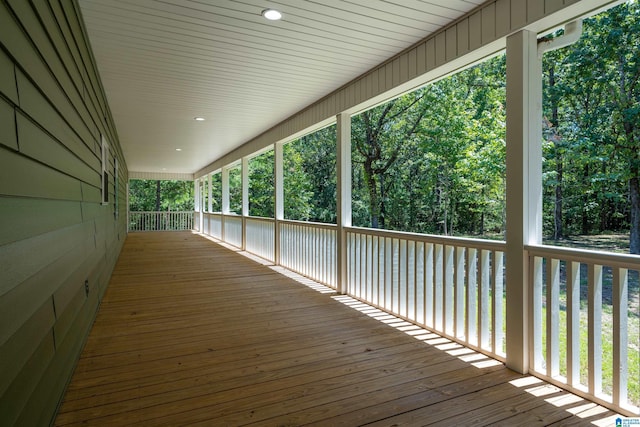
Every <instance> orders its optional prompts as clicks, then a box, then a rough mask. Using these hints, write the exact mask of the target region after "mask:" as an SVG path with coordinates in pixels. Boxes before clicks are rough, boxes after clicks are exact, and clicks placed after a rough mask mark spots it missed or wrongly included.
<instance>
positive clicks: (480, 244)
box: [346, 227, 506, 251]
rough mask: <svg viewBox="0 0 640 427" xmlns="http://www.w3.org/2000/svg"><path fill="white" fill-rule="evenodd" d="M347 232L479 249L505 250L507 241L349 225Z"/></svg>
mask: <svg viewBox="0 0 640 427" xmlns="http://www.w3.org/2000/svg"><path fill="white" fill-rule="evenodd" d="M346 230H347V232H350V233H361V234H369V235H373V236H380V237H390V238H392V239H410V240H415V241H418V242H425V243H439V244H445V245H449V246H465V247H474V248H478V249H486V250H497V251H504V250H505V249H506V242H504V241H503V240H485V239H473V238H467V237H454V236H439V235H437V234H420V233H410V232H406V231H394V230H379V229H372V228H364V227H348V228H347V229H346Z"/></svg>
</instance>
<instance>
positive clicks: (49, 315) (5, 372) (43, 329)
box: [0, 300, 55, 395]
mask: <svg viewBox="0 0 640 427" xmlns="http://www.w3.org/2000/svg"><path fill="white" fill-rule="evenodd" d="M54 322H55V314H54V313H53V304H52V303H51V300H48V301H45V303H44V304H42V306H41V307H40V308H39V309H38V311H36V313H35V314H34V315H33V316H31V318H30V319H29V320H27V321H26V322H25V323H24V324H23V325H22V327H21V328H20V329H19V330H18V331H17V332H16V333H15V334H14V335H12V336H11V338H9V339H8V340H7V341H6V342H4V343H2V345H0V372H2V375H1V376H0V395H2V394H4V393H5V391H6V390H7V388H8V387H9V385H10V384H11V382H12V381H13V380H14V379H15V377H16V376H17V375H18V374H20V372H21V370H22V369H23V367H24V366H25V364H26V363H27V361H28V360H29V359H30V358H31V356H32V355H33V353H34V352H35V351H36V349H37V348H38V347H40V344H41V343H42V340H44V339H45V336H46V335H47V334H50V333H51V327H52V326H53V324H54Z"/></svg>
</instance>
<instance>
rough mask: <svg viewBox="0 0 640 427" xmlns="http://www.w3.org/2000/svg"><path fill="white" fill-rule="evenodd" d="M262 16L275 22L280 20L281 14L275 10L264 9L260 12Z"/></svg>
mask: <svg viewBox="0 0 640 427" xmlns="http://www.w3.org/2000/svg"><path fill="white" fill-rule="evenodd" d="M262 16H264V17H265V18H267V19H268V20H269V21H277V20H279V19H282V13H280V12H278V11H277V10H275V9H265V10H263V11H262Z"/></svg>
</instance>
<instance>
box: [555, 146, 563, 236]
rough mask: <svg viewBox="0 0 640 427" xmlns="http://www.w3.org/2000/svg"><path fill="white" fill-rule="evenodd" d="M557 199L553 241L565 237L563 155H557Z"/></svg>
mask: <svg viewBox="0 0 640 427" xmlns="http://www.w3.org/2000/svg"><path fill="white" fill-rule="evenodd" d="M556 175H557V179H558V182H557V183H556V199H555V203H554V214H553V239H554V240H558V239H562V238H563V237H564V232H563V229H562V154H560V153H556Z"/></svg>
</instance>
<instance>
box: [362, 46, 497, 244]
mask: <svg viewBox="0 0 640 427" xmlns="http://www.w3.org/2000/svg"><path fill="white" fill-rule="evenodd" d="M504 67H505V59H504V56H499V57H496V58H493V59H491V60H489V61H486V62H484V63H482V64H480V65H478V66H475V67H472V68H470V69H468V70H465V71H463V72H461V73H458V74H456V75H453V76H450V77H448V78H446V79H443V80H440V81H439V82H437V83H434V84H431V85H429V86H426V87H424V88H422V89H419V90H417V91H415V92H412V93H410V94H407V95H404V96H402V97H400V98H397V99H395V100H392V101H390V102H388V103H386V104H383V105H381V106H378V107H376V108H373V109H371V110H368V111H365V112H364V113H362V114H360V115H359V116H356V117H354V118H353V120H352V147H353V153H352V155H353V163H354V165H355V167H356V170H354V174H353V199H354V203H353V213H354V216H353V222H354V224H355V225H358V226H366V227H374V228H377V227H380V228H387V229H394V230H402V231H411V232H421V233H443V234H453V233H454V230H455V232H457V233H463V234H479V235H483V234H487V233H489V232H490V233H494V234H500V233H501V232H502V230H503V228H504V219H503V218H504V185H505V182H504V174H505V160H504V156H505V145H504V144H505V108H504V103H505V82H504V75H505V73H504Z"/></svg>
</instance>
